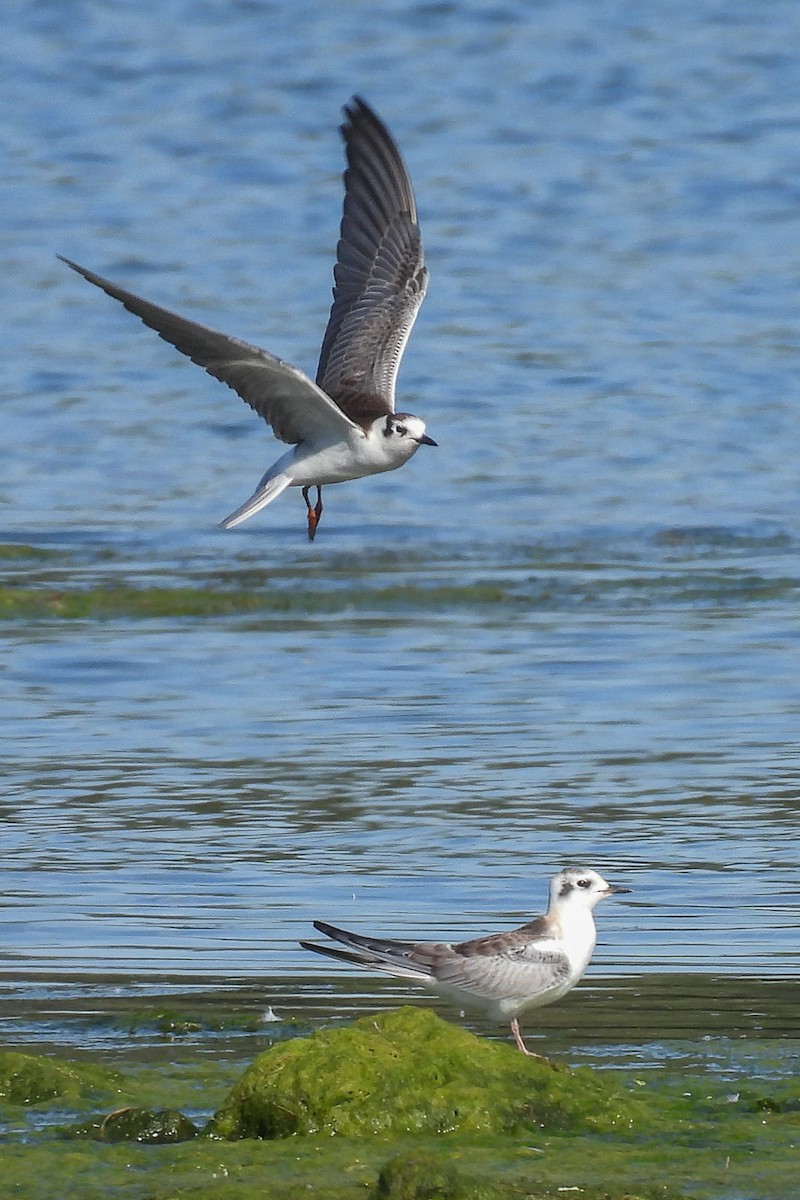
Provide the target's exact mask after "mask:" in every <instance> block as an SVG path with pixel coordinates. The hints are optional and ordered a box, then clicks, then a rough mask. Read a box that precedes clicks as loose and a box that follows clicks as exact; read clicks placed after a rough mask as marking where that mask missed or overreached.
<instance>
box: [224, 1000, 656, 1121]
mask: <svg viewBox="0 0 800 1200" xmlns="http://www.w3.org/2000/svg"><path fill="white" fill-rule="evenodd" d="M642 1112H643V1110H642V1108H641V1107H640V1104H639V1102H638V1101H637V1100H636V1099H634V1098H632V1097H628V1096H627V1095H625V1094H624V1093H622V1092H620V1091H619V1090H618V1089H617V1088H616V1087H614V1086H611V1085H609V1084H607V1083H606V1082H605V1081H604V1080H603V1079H602V1078H601V1077H600V1076H598V1075H597V1074H596V1073H595V1072H593V1071H590V1070H589V1069H588V1068H581V1069H579V1070H575V1071H572V1070H569V1069H567V1068H566V1067H555V1066H553V1065H552V1064H550V1063H548V1062H547V1061H545V1060H538V1059H530V1058H524V1057H523V1056H522V1055H521V1054H519V1053H518V1051H516V1050H515V1049H514V1048H513V1047H512V1046H510V1045H507V1044H506V1043H501V1042H493V1041H489V1040H488V1039H486V1038H478V1037H475V1035H474V1034H471V1033H468V1032H467V1031H466V1030H464V1029H461V1028H460V1027H459V1026H456V1025H451V1024H448V1023H447V1022H446V1021H443V1020H441V1019H440V1018H439V1017H437V1016H436V1015H435V1014H434V1013H432V1012H430V1011H429V1010H427V1009H422V1008H402V1009H396V1010H393V1011H391V1012H385V1013H382V1014H380V1015H379V1016H375V1017H362V1018H361V1019H360V1020H358V1021H355V1022H354V1023H353V1024H352V1025H349V1026H346V1027H344V1028H337V1029H325V1030H320V1031H318V1032H317V1033H314V1034H312V1036H311V1037H309V1038H296V1039H294V1040H292V1041H289V1042H283V1043H281V1044H279V1045H277V1046H273V1047H272V1048H271V1049H270V1050H267V1051H265V1053H263V1054H261V1055H260V1056H259V1057H258V1058H257V1059H256V1060H255V1062H254V1063H253V1064H252V1065H251V1066H250V1067H249V1068H248V1070H247V1071H246V1072H245V1074H244V1075H243V1076H242V1078H241V1079H240V1080H239V1081H238V1083H237V1084H236V1085H235V1086H234V1088H233V1090H232V1091H231V1093H230V1094H229V1096H228V1098H227V1099H226V1101H225V1102H224V1104H223V1105H222V1107H221V1108H220V1109H219V1111H218V1112H217V1113H216V1114H215V1116H214V1118H213V1119H212V1121H211V1123H210V1125H209V1127H208V1130H207V1132H208V1133H210V1134H212V1135H213V1136H217V1137H221V1138H228V1139H235V1138H247V1137H260V1138H280V1137H290V1136H292V1135H295V1134H312V1133H318V1132H327V1133H339V1134H345V1135H349V1136H358V1135H363V1134H371V1133H380V1134H402V1133H452V1132H454V1131H461V1132H470V1133H510V1132H513V1131H515V1130H522V1129H547V1130H551V1131H555V1130H559V1131H560V1130H600V1131H610V1130H620V1129H629V1128H630V1127H631V1126H632V1125H633V1123H634V1120H635V1119H637V1118H638V1117H639V1116H640V1115H641V1114H642Z"/></svg>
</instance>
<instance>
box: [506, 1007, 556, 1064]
mask: <svg viewBox="0 0 800 1200" xmlns="http://www.w3.org/2000/svg"><path fill="white" fill-rule="evenodd" d="M511 1032H512V1033H513V1035H514V1041H515V1042H516V1046H517V1049H518V1050H519V1052H520V1053H521V1054H524V1055H525V1057H526V1058H538V1059H539V1062H547V1061H548V1060H547V1059H546V1058H545V1056H544V1055H543V1054H534V1052H533V1050H529V1049H528V1047H527V1046H526V1045H525V1043H524V1041H523V1040H522V1032H521V1030H520V1027H519V1021H518V1020H517V1018H516V1017H515V1018H514V1020H513V1021H512V1022H511Z"/></svg>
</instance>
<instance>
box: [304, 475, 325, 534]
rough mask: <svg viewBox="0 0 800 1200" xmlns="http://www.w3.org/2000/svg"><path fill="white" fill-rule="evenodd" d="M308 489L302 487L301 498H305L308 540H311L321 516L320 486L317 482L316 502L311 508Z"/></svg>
mask: <svg viewBox="0 0 800 1200" xmlns="http://www.w3.org/2000/svg"><path fill="white" fill-rule="evenodd" d="M310 490H311V489H310V488H307V487H304V488H303V499H304V500H305V502H306V508H307V509H308V514H307V515H308V540H309V541H310V542H313V540H314V534H315V533H316V532H317V525H319V519H320V517H321V516H322V488H321V487H320V486H319V484H317V503H316V504H315V505H314V507H313V508H312V507H311V501H310V500H309V498H308V493H309V492H310Z"/></svg>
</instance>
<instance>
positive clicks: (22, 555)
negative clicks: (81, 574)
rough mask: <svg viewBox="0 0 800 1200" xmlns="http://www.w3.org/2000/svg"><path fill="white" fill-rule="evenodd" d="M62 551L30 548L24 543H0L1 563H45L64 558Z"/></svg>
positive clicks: (38, 547)
mask: <svg viewBox="0 0 800 1200" xmlns="http://www.w3.org/2000/svg"><path fill="white" fill-rule="evenodd" d="M63 557H64V555H63V553H62V552H61V551H60V550H47V549H45V548H44V546H28V545H26V544H25V543H24V542H0V561H2V560H5V561H6V562H15V561H17V560H22V561H39V562H45V561H50V560H53V559H60V558H63Z"/></svg>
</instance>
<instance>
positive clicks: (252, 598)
mask: <svg viewBox="0 0 800 1200" xmlns="http://www.w3.org/2000/svg"><path fill="white" fill-rule="evenodd" d="M511 599H512V595H511V593H510V592H509V591H508V590H507V589H506V588H504V587H502V586H501V585H499V584H495V583H492V582H487V583H472V584H466V585H463V586H455V585H453V586H449V585H434V586H429V587H421V586H413V585H398V586H395V587H384V588H366V587H364V588H360V589H359V590H358V591H357V592H355V591H348V592H346V593H340V592H338V591H335V590H331V591H328V590H323V589H321V590H318V591H314V590H313V589H310V588H308V587H305V586H304V587H303V588H301V589H296V588H282V589H281V588H276V589H274V590H272V589H271V590H250V589H243V588H228V589H226V588H224V587H220V586H219V585H218V584H217V583H215V582H214V581H213V580H212V581H210V582H209V584H208V585H207V586H193V587H190V586H181V587H178V586H175V587H148V588H140V587H134V586H132V585H127V584H118V585H115V586H92V587H83V588H81V587H77V586H75V585H71V586H69V587H58V588H55V587H53V586H50V585H41V586H34V587H31V586H28V587H21V586H20V587H18V586H12V585H3V586H0V619H5V620H18V619H21V618H26V619H29V620H42V619H45V618H49V619H62V620H71V621H74V620H110V619H112V618H117V617H129V618H138V619H148V618H150V619H152V618H156V617H195V618H197V617H220V616H250V615H258V614H264V615H269V614H281V615H282V614H299V615H306V614H327V613H339V612H342V610H344V609H346V610H348V611H351V610H352V611H358V612H371V611H373V610H375V609H380V610H381V611H383V610H385V609H397V610H399V611H405V610H407V609H409V608H413V609H414V610H417V609H421V610H423V611H425V610H431V609H445V610H447V611H449V610H450V609H452V608H454V607H459V606H464V605H467V606H470V607H471V606H474V605H479V606H480V605H492V606H493V605H497V604H502V603H506V602H508V601H509V600H511Z"/></svg>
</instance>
